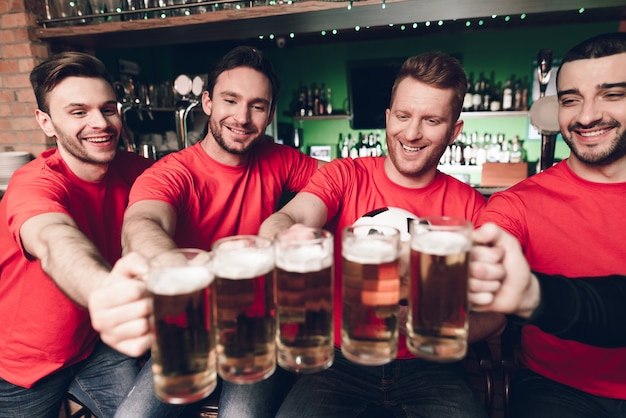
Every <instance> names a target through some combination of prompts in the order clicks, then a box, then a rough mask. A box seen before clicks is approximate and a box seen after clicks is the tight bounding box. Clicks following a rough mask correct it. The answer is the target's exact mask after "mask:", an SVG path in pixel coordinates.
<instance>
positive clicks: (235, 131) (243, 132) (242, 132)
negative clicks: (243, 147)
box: [230, 128, 246, 135]
mask: <svg viewBox="0 0 626 418" xmlns="http://www.w3.org/2000/svg"><path fill="white" fill-rule="evenodd" d="M230 130H231V131H233V133H235V134H237V135H245V134H246V131H240V130H238V129H234V128H230Z"/></svg>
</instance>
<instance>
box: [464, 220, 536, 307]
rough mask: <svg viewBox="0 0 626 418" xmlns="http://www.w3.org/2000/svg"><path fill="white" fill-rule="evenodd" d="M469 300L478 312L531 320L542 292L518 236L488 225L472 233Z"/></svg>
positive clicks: (493, 225)
mask: <svg viewBox="0 0 626 418" xmlns="http://www.w3.org/2000/svg"><path fill="white" fill-rule="evenodd" d="M472 238H473V240H474V246H473V248H472V251H471V263H470V280H469V301H470V303H472V304H473V309H474V310H475V311H491V312H500V313H505V314H511V313H512V314H516V315H518V316H521V317H524V318H528V317H530V315H531V314H532V312H533V311H534V310H535V308H536V307H537V306H538V305H539V299H540V289H539V282H538V281H537V278H536V277H535V276H534V275H533V274H532V273H531V271H530V268H529V266H528V262H527V261H526V258H525V257H524V254H523V252H522V249H521V247H520V245H519V242H518V241H517V239H515V237H513V236H512V235H510V234H509V233H507V232H506V231H504V230H503V229H501V228H499V227H498V226H496V225H495V224H492V223H488V224H485V225H483V226H482V227H480V228H478V229H476V230H474V231H473V232H472Z"/></svg>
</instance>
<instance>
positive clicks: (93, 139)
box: [85, 136, 111, 144]
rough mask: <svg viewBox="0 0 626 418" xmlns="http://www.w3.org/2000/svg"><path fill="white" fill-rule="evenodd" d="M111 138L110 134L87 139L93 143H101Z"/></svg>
mask: <svg viewBox="0 0 626 418" xmlns="http://www.w3.org/2000/svg"><path fill="white" fill-rule="evenodd" d="M110 140H111V137H110V136H104V137H98V138H87V139H85V141H87V142H90V143H92V144H101V143H103V142H109V141H110Z"/></svg>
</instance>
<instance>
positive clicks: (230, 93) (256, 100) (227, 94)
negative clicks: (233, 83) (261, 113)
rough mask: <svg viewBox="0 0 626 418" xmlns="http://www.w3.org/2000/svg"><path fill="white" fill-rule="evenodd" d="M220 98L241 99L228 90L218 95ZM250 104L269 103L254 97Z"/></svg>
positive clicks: (261, 98)
mask: <svg viewBox="0 0 626 418" xmlns="http://www.w3.org/2000/svg"><path fill="white" fill-rule="evenodd" d="M220 96H222V97H234V98H236V99H241V98H242V96H241V94H238V93H235V92H234V91H230V90H226V91H223V92H221V93H220ZM251 102H253V103H258V102H261V103H265V104H266V105H268V106H269V105H270V101H269V100H267V99H264V98H263V97H255V98H254V99H252V100H251Z"/></svg>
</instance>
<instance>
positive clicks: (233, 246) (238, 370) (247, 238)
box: [213, 235, 276, 383]
mask: <svg viewBox="0 0 626 418" xmlns="http://www.w3.org/2000/svg"><path fill="white" fill-rule="evenodd" d="M213 255H214V259H213V272H214V273H215V299H214V304H213V308H214V309H215V311H214V312H215V318H216V333H217V347H216V348H217V372H218V374H219V375H220V376H221V377H222V378H223V379H225V380H228V381H229V382H233V383H254V382H258V381H260V380H263V379H265V378H267V377H269V376H271V375H272V373H274V370H276V322H275V321H276V318H275V301H274V257H275V255H274V245H273V243H272V241H270V240H268V239H264V238H261V237H258V236H254V235H237V236H232V237H227V238H222V239H220V240H218V241H216V242H215V243H214V244H213Z"/></svg>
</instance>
